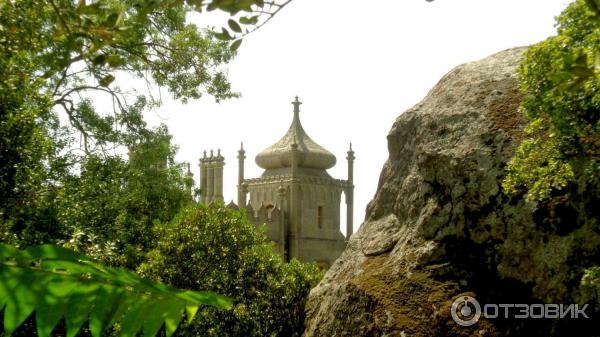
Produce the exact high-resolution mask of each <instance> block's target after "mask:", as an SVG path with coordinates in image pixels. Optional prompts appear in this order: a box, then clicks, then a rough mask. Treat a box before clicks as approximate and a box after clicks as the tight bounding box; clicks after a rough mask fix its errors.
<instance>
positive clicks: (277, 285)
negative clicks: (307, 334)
mask: <svg viewBox="0 0 600 337" xmlns="http://www.w3.org/2000/svg"><path fill="white" fill-rule="evenodd" d="M157 231H158V233H157V234H158V236H157V237H159V238H160V239H159V242H158V243H157V248H156V249H154V250H152V251H151V252H150V253H149V254H148V255H147V259H146V262H144V263H143V264H142V265H141V266H140V268H139V272H140V273H141V274H142V275H145V276H147V277H150V278H152V279H155V280H157V281H162V282H164V283H167V284H170V285H171V286H174V287H179V288H183V289H191V290H210V291H214V292H217V293H219V294H222V295H225V296H229V297H231V298H233V299H234V306H233V310H231V311H219V310H215V309H212V308H210V307H206V308H201V309H200V311H199V312H198V313H197V315H196V317H195V319H194V322H193V324H192V325H191V326H190V327H188V328H183V329H179V330H178V335H180V336H181V335H186V336H190V335H192V336H261V337H262V336H300V335H301V334H302V331H303V322H304V304H305V301H306V297H307V296H308V292H309V291H310V289H311V288H312V287H313V286H314V285H315V284H316V283H317V282H318V281H319V279H320V278H321V276H322V274H321V273H320V271H319V269H318V268H317V267H316V265H314V264H305V263H300V262H298V261H296V260H292V261H291V262H289V263H285V262H283V261H282V257H281V256H280V255H278V254H276V253H275V252H274V249H273V245H272V243H270V242H269V240H268V239H267V238H266V236H265V234H264V228H262V229H258V230H257V228H256V227H255V226H254V225H252V224H251V223H250V222H249V221H248V220H247V219H246V215H245V213H244V212H243V211H236V210H231V209H227V208H224V207H223V206H222V205H219V206H217V207H214V208H212V207H210V208H209V207H206V206H203V205H195V206H192V207H188V208H186V209H184V210H183V211H181V212H180V213H179V214H178V216H176V217H175V218H174V220H173V221H172V222H171V223H169V224H165V225H161V226H159V227H158V230H157Z"/></svg>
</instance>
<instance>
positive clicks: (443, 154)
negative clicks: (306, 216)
mask: <svg viewBox="0 0 600 337" xmlns="http://www.w3.org/2000/svg"><path fill="white" fill-rule="evenodd" d="M523 51H524V48H515V49H510V50H506V51H503V52H500V53H497V54H494V55H492V56H490V57H488V58H486V59H483V60H481V61H477V62H472V63H468V64H464V65H461V66H459V67H457V68H455V69H453V70H452V71H451V72H450V73H448V74H447V75H446V76H444V77H443V78H442V79H441V80H440V82H439V83H438V84H437V85H436V86H435V87H434V88H433V89H432V90H431V91H430V92H429V93H428V94H427V96H426V97H425V98H424V99H423V101H422V102H420V103H419V104H417V105H416V106H414V107H413V108H411V109H409V110H408V111H406V112H404V113H403V114H402V115H400V116H399V117H398V119H397V120H396V122H395V123H394V125H393V127H392V129H391V131H390V133H389V135H388V150H389V159H388V160H387V162H386V163H385V166H384V167H383V170H382V172H381V176H380V179H379V186H378V189H377V193H376V195H375V197H374V198H373V200H372V201H371V202H370V204H369V205H368V207H367V215H366V220H365V222H364V223H363V224H362V226H361V227H360V229H359V230H358V232H357V233H356V234H355V235H353V236H352V238H351V240H350V242H349V244H348V247H347V249H346V250H345V252H344V253H343V254H342V256H341V257H340V258H339V259H338V260H337V261H336V262H335V264H334V265H333V266H332V267H331V268H330V269H329V271H328V272H327V273H326V275H325V277H324V279H323V280H322V282H321V283H320V284H319V285H318V286H317V287H316V288H314V289H313V290H312V291H311V294H310V298H309V300H308V303H307V309H306V310H307V312H306V314H307V321H306V322H307V323H306V324H307V326H306V331H305V334H304V335H305V336H306V337H312V336H327V337H330V336H407V337H408V336H505V335H510V336H551V335H554V336H576V335H577V336H581V335H591V334H590V332H589V331H593V330H592V328H593V327H594V324H598V322H597V321H595V320H596V319H597V318H595V317H592V318H590V319H587V320H586V319H584V318H582V319H579V320H564V319H563V320H551V319H522V320H514V319H508V320H501V319H491V318H489V319H486V318H483V317H482V319H480V320H479V322H478V323H477V324H475V325H473V326H470V327H464V326H460V325H458V324H456V323H455V322H454V321H453V320H452V318H451V315H450V311H451V310H450V309H451V305H452V302H453V301H454V299H456V298H457V296H459V295H460V296H466V295H469V296H472V297H474V298H476V299H477V300H478V301H479V302H480V303H481V304H482V305H483V304H484V303H576V302H580V303H581V302H582V301H587V300H589V299H590V298H589V297H585V296H587V295H585V294H584V293H583V292H582V291H581V289H580V287H579V281H580V279H581V276H582V270H583V268H584V267H588V266H590V265H592V264H594V263H596V264H598V261H599V257H600V253H599V246H600V234H599V232H600V230H599V226H598V221H595V220H594V221H586V220H585V219H584V220H581V219H582V217H577V213H576V211H575V210H574V209H573V207H571V206H569V204H568V202H564V203H561V202H560V201H559V202H555V204H554V205H543V207H542V206H541V205H537V204H535V203H532V202H527V201H525V200H524V199H523V198H522V197H520V196H515V197H509V196H507V195H506V194H504V193H503V191H502V187H501V181H502V178H503V175H504V168H505V166H506V163H507V162H508V161H509V160H510V158H511V157H512V156H513V154H514V151H515V148H516V146H517V145H518V142H519V137H521V135H522V130H523V128H524V126H525V123H526V121H525V119H524V118H523V117H522V114H521V113H520V112H519V109H518V108H519V104H520V100H521V95H520V93H519V89H518V83H517V75H516V68H517V66H518V64H519V62H520V60H521V56H522V53H523ZM574 212H575V213H574ZM576 218H577V219H579V220H576ZM584 218H585V217H584ZM588 220H589V219H588ZM596 220H597V219H596ZM593 305H594V304H592V305H591V306H592V307H593ZM590 311H593V310H592V309H590V308H588V312H587V313H588V315H592V313H591V312H590ZM594 321H595V322H594ZM594 329H596V328H594Z"/></svg>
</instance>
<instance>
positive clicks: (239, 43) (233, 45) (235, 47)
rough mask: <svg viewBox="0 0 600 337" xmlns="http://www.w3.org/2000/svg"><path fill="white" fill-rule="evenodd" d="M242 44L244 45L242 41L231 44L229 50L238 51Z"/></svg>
mask: <svg viewBox="0 0 600 337" xmlns="http://www.w3.org/2000/svg"><path fill="white" fill-rule="evenodd" d="M241 44H242V39H238V40H235V41H233V42H232V43H231V46H229V49H231V51H236V50H238V49H239V48H240V45H241Z"/></svg>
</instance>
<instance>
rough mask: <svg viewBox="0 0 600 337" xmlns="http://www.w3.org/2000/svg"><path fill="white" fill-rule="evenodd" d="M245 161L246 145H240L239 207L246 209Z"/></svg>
mask: <svg viewBox="0 0 600 337" xmlns="http://www.w3.org/2000/svg"><path fill="white" fill-rule="evenodd" d="M244 159H246V151H244V143H243V142H242V143H241V144H240V150H239V151H238V185H237V188H238V200H237V202H238V205H239V207H246V186H245V185H244Z"/></svg>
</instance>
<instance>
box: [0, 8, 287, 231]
mask: <svg viewBox="0 0 600 337" xmlns="http://www.w3.org/2000/svg"><path fill="white" fill-rule="evenodd" d="M288 2H289V1H288ZM285 4H287V2H286V3H281V4H280V3H278V2H277V1H275V2H273V3H264V2H263V1H261V0H250V1H235V2H232V1H222V0H212V1H198V0H185V1H184V0H159V1H142V0H128V1H117V0H100V1H85V0H80V1H71V0H51V1H45V0H22V1H9V0H0V13H2V15H1V16H0V102H1V104H0V163H1V165H0V178H1V179H0V220H1V221H2V222H4V223H5V224H6V226H7V227H15V228H16V229H17V231H21V230H22V229H25V228H32V229H35V230H34V231H32V233H33V234H34V235H32V237H30V238H28V239H27V242H37V243H39V242H48V241H49V240H51V239H52V238H56V237H57V236H60V233H55V232H56V230H54V228H55V227H60V226H55V225H56V223H55V219H56V216H55V215H56V213H57V211H56V209H55V207H54V206H53V205H54V200H55V198H56V195H57V193H58V192H57V191H56V189H57V186H60V185H61V183H62V181H63V180H64V178H65V176H68V175H70V174H73V173H76V172H77V169H78V168H79V167H78V165H79V164H80V161H82V158H85V157H86V156H88V155H91V154H94V155H98V156H101V157H102V158H105V157H106V156H110V155H114V154H115V153H118V152H119V151H118V150H121V151H122V150H123V149H124V148H128V147H131V146H134V145H136V144H139V143H142V142H145V141H147V138H148V137H147V135H148V134H149V133H152V130H148V128H147V126H146V124H145V123H144V120H143V118H142V113H143V111H144V110H145V109H146V108H148V107H155V106H157V105H158V104H160V92H158V96H157V93H156V92H155V90H153V89H152V88H155V87H154V86H155V85H157V86H161V87H166V88H167V89H168V91H169V92H170V93H171V94H172V95H173V96H174V97H175V98H177V99H181V100H182V101H186V100H188V99H190V98H191V99H195V98H199V97H201V96H202V95H203V94H206V93H207V94H209V95H212V96H213V97H214V98H215V99H216V100H217V101H219V100H222V99H227V98H230V97H236V96H237V93H235V92H233V91H232V90H231V87H230V84H229V82H228V81H227V76H226V71H225V69H224V68H223V67H224V65H226V64H227V63H228V62H229V61H230V60H231V59H232V57H234V56H235V50H234V49H235V48H231V46H229V45H228V43H229V41H222V40H219V39H217V37H216V36H215V33H214V32H212V31H208V30H200V29H199V28H198V27H196V26H195V25H193V24H190V23H188V22H186V16H187V15H188V14H190V13H193V12H204V11H212V10H219V11H225V12H226V13H228V14H229V15H231V16H232V17H231V20H232V21H235V22H238V26H240V27H241V26H249V27H250V26H251V27H254V28H253V29H255V28H258V27H259V26H261V25H262V24H263V23H264V22H265V21H267V20H268V19H269V18H271V17H272V15H274V14H275V13H276V12H277V11H279V10H280V9H281V8H283V6H284V5H285ZM242 13H245V14H243V15H242ZM234 15H236V17H233V16H234ZM246 15H251V17H252V19H250V18H249V17H247V16H246ZM263 17H267V19H266V20H261V19H260V18H263ZM230 25H234V24H230ZM242 34H245V31H242ZM241 37H242V36H237V37H236V39H238V40H237V41H236V42H233V44H235V45H237V46H238V47H239V43H240V41H241V40H239V39H240V38H241ZM136 81H137V83H138V84H141V86H144V87H146V86H148V87H150V89H149V90H148V92H146V93H145V94H144V93H143V92H139V91H135V90H131V89H132V88H131V85H132V83H136ZM120 83H121V85H122V84H123V83H125V87H121V86H120V85H119V84H120ZM138 87H140V85H138ZM102 95H104V96H105V98H108V100H109V103H108V104H104V105H103V106H100V105H98V106H97V105H96V104H94V102H95V101H96V102H97V101H99V99H98V98H101V97H102ZM6 226H5V227H6ZM46 232H49V234H46ZM0 237H1V238H2V239H3V240H9V241H10V240H12V241H14V240H19V238H18V237H14V235H13V234H12V233H8V234H7V233H6V232H3V233H0Z"/></svg>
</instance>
